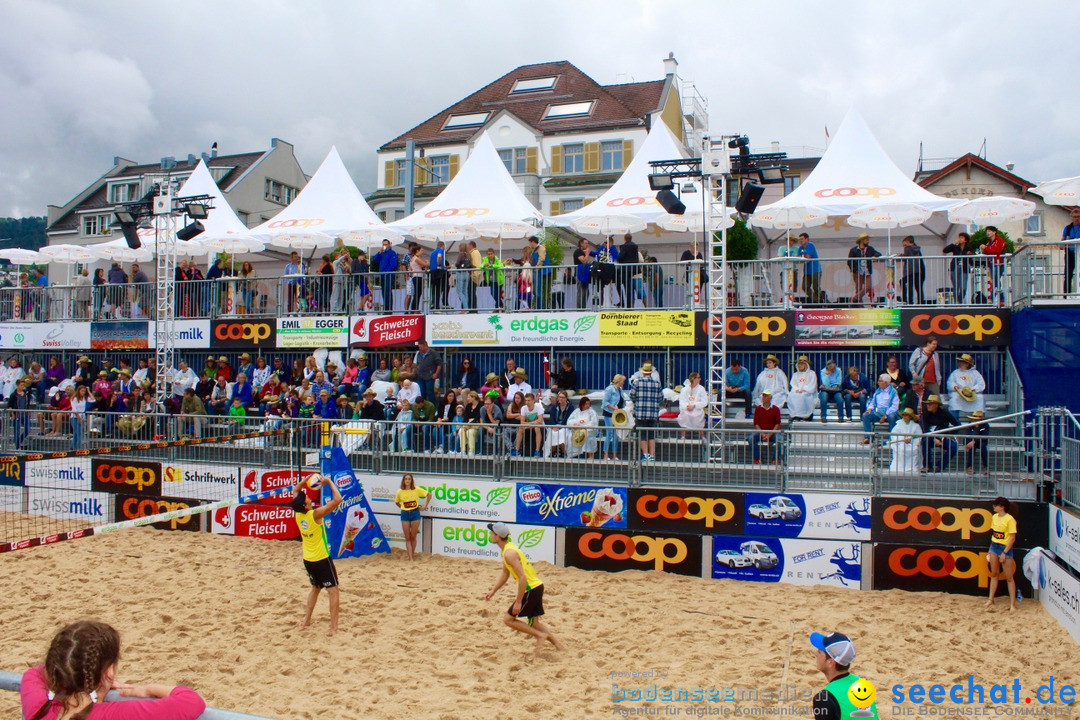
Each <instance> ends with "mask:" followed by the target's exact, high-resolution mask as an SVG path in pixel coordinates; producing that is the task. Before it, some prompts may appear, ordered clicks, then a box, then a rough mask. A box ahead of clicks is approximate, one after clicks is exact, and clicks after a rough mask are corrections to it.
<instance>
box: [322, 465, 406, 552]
mask: <svg viewBox="0 0 1080 720" xmlns="http://www.w3.org/2000/svg"><path fill="white" fill-rule="evenodd" d="M319 458H320V465H321V468H322V473H323V475H326V476H327V477H329V478H330V479H331V480H333V481H334V484H335V485H337V487H338V490H339V491H340V492H341V497H342V498H343V500H344V502H342V503H341V505H340V506H339V507H338V509H337V510H335V511H334V512H332V513H330V514H329V515H327V516H326V517H325V518H324V519H323V524H324V526H325V528H326V542H327V544H328V545H329V548H328V549H329V551H330V557H332V558H334V559H335V560H337V559H339V558H343V557H361V556H363V555H373V554H374V553H377V552H384V553H389V552H390V543H388V542H386V536H384V535H383V532H382V528H381V527H380V526H379V523H378V522H377V521H376V520H375V513H374V512H372V511H371V505H369V504H368V499H367V496H366V495H364V487H363V486H362V485H361V484H360V481H358V480H357V479H356V473H354V472H353V467H352V463H350V462H349V458H348V456H346V455H345V451H344V450H342V449H341V448H339V447H335V448H331V447H329V446H324V447H323V449H322V450H321V451H320V453H319ZM331 498H333V492H332V491H331V490H330V488H329V487H323V488H322V498H321V500H322V502H323V503H327V502H329V501H330V499H331Z"/></svg>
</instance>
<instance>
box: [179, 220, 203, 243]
mask: <svg viewBox="0 0 1080 720" xmlns="http://www.w3.org/2000/svg"><path fill="white" fill-rule="evenodd" d="M205 230H206V227H205V226H203V224H202V223H201V222H199V221H198V220H193V221H192V222H191V224H190V225H185V226H184V227H183V228H181V229H180V230H178V231H177V233H176V239H177V240H190V239H191V238H193V237H195V236H196V235H201V234H202V233H203V231H205Z"/></svg>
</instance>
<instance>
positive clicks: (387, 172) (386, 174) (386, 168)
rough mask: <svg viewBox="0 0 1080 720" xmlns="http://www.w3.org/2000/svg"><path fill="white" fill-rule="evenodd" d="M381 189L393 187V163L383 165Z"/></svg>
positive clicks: (389, 161) (391, 161)
mask: <svg viewBox="0 0 1080 720" xmlns="http://www.w3.org/2000/svg"><path fill="white" fill-rule="evenodd" d="M383 187H394V161H393V160H387V161H386V162H385V163H383Z"/></svg>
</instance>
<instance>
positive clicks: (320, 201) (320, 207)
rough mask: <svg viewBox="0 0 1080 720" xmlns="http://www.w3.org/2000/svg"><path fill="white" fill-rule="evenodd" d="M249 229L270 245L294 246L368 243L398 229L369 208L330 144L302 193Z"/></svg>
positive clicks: (392, 237)
mask: <svg viewBox="0 0 1080 720" xmlns="http://www.w3.org/2000/svg"><path fill="white" fill-rule="evenodd" d="M251 233H252V234H253V235H256V236H258V237H261V238H265V239H267V240H268V241H269V242H270V244H271V245H276V246H278V247H286V248H292V249H295V250H312V249H315V248H329V247H332V246H333V245H334V244H335V243H336V242H337V239H338V237H339V236H340V237H341V238H342V241H343V242H346V243H347V244H349V245H358V246H360V247H368V246H370V245H372V244H378V243H380V242H382V240H383V238H388V239H390V240H393V241H396V240H398V239H400V235H399V233H396V232H394V231H393V230H390V229H387V226H386V224H385V223H383V221H382V220H380V219H379V216H378V215H376V214H375V212H374V211H373V210H372V209H371V207H369V206H368V204H367V202H366V201H365V200H364V196H363V195H362V194H361V193H360V191H359V190H357V188H356V183H354V182H353V179H352V177H351V176H350V175H349V171H348V170H346V169H345V163H343V162H342V161H341V155H339V154H338V151H337V147H331V148H330V152H329V153H327V155H326V159H324V160H323V161H322V165H320V166H319V169H318V170H316V171H315V174H314V175H312V176H311V180H310V181H308V184H307V185H305V186H304V189H303V190H301V191H300V194H298V195H297V196H296V198H295V199H294V200H293V201H292V202H291V203H290V204H289V206H288V207H286V208H285V209H284V210H282V211H281V212H279V213H278V214H277V215H275V216H274V217H273V218H271V219H270V220H267V221H266V222H264V223H263V224H262V225H259V226H258V227H255V228H252V230H251Z"/></svg>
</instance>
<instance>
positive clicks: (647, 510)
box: [628, 488, 743, 535]
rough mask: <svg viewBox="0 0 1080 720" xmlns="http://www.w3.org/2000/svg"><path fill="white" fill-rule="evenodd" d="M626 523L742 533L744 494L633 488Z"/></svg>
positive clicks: (656, 528) (640, 526) (664, 528)
mask: <svg viewBox="0 0 1080 720" xmlns="http://www.w3.org/2000/svg"><path fill="white" fill-rule="evenodd" d="M629 495H630V504H629V509H630V512H629V524H628V527H631V528H634V529H636V530H653V531H657V532H684V533H693V532H698V533H701V534H703V535H711V534H713V533H724V534H728V535H742V534H743V494H742V493H740V492H713V491H706V490H673V489H669V488H656V489H652V488H632V489H631V490H630V491H629Z"/></svg>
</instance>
